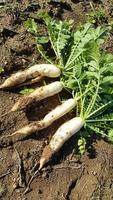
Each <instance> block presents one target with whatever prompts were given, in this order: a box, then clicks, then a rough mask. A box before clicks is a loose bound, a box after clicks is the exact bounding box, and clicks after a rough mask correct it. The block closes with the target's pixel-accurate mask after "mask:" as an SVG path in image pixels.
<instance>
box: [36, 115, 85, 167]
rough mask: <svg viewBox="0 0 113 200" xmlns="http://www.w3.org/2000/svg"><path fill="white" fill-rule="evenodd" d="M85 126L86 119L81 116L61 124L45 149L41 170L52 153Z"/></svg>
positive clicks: (41, 160)
mask: <svg viewBox="0 0 113 200" xmlns="http://www.w3.org/2000/svg"><path fill="white" fill-rule="evenodd" d="M83 126H84V120H83V119H82V118H81V117H75V118H73V119H71V120H69V121H68V122H66V123H64V124H63V125H61V126H60V127H59V128H58V130H57V131H56V133H55V134H54V135H53V137H52V139H51V141H50V143H49V145H47V146H46V147H45V148H44V150H43V153H42V156H41V159H40V166H39V170H40V169H41V168H42V167H43V166H44V165H45V164H46V163H47V162H48V161H49V160H50V158H51V157H52V155H53V154H54V153H56V152H57V151H59V149H60V148H61V147H62V146H63V144H64V143H65V142H66V141H67V140H68V139H69V138H71V137H72V136H73V135H74V134H75V133H77V132H78V131H79V130H80V129H81V128H82V127H83Z"/></svg>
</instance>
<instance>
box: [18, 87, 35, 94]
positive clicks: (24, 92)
mask: <svg viewBox="0 0 113 200" xmlns="http://www.w3.org/2000/svg"><path fill="white" fill-rule="evenodd" d="M34 90H35V89H33V88H24V89H22V90H20V94H23V95H26V94H31V93H32V92H33V91H34Z"/></svg>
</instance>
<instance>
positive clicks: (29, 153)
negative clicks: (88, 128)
mask: <svg viewBox="0 0 113 200" xmlns="http://www.w3.org/2000/svg"><path fill="white" fill-rule="evenodd" d="M58 2H59V3H58ZM93 2H94V5H95V7H97V8H101V7H104V9H106V15H107V20H111V19H112V14H113V4H112V1H106V0H105V1H104V4H101V1H93ZM1 5H2V7H1V8H0V48H1V51H0V66H3V67H4V69H5V72H4V73H2V74H1V78H0V82H1V83H2V82H3V81H4V80H5V78H6V77H8V76H9V75H10V74H11V73H12V72H15V71H18V70H19V69H24V68H26V67H28V66H29V65H33V64H34V63H42V62H43V60H42V59H41V57H40V55H39V53H38V52H37V50H36V46H35V41H34V39H33V37H32V36H31V34H29V33H28V32H27V31H26V29H25V28H24V21H25V20H26V19H27V18H28V17H32V18H34V19H35V20H36V21H37V12H39V11H41V10H43V11H48V12H49V13H50V14H51V15H53V16H54V17H56V18H60V19H64V20H65V19H74V20H75V23H76V24H78V23H83V22H84V21H85V20H86V17H87V13H88V12H91V8H90V4H89V1H85V0H84V1H78V0H72V1H71V0H70V1H62V3H60V1H53V2H52V3H51V2H50V1H44V0H43V1H36V0H34V1H30V0H17V1H16V0H12V1H7V3H4V4H1ZM97 23H100V22H97ZM40 27H41V28H42V29H43V26H42V25H41V24H40ZM104 48H105V49H106V50H107V51H109V52H112V53H113V42H112V34H111V37H110V38H109V40H108V41H107V42H106V44H105V47H104ZM35 86H38V85H35ZM19 90H20V89H18V90H11V91H0V115H2V114H3V113H5V112H8V111H9V110H10V108H11V107H12V106H13V105H14V103H15V102H16V101H17V100H18V98H19V96H20V94H19ZM58 103H59V100H58V97H57V96H54V97H51V98H48V99H45V100H43V101H41V102H40V103H39V104H37V105H32V106H31V107H29V108H28V109H27V110H26V112H23V111H21V112H16V113H13V114H8V115H7V116H4V117H0V137H1V136H2V135H8V134H11V133H12V132H14V131H15V130H17V129H19V128H21V127H23V126H24V125H26V124H28V123H29V122H31V121H34V120H38V119H41V118H42V117H43V116H44V115H45V114H46V113H47V112H48V111H50V110H52V108H54V107H55V106H56V105H57V104H58ZM69 118H71V114H69V115H66V116H65V117H63V118H62V119H60V120H58V121H57V122H56V123H54V124H53V125H52V126H50V127H48V128H47V129H46V130H43V131H40V133H34V134H33V135H32V136H31V137H29V138H27V139H26V140H24V141H21V142H17V143H16V144H15V145H13V146H10V147H7V148H3V149H0V199H2V200H14V199H16V200H31V199H32V200H112V199H113V146H112V145H111V144H108V143H107V142H105V141H103V140H100V139H99V138H97V137H94V136H93V137H92V138H91V141H90V145H89V146H88V149H87V152H86V153H85V155H83V156H82V157H79V156H78V155H76V153H75V148H76V146H75V143H76V136H74V137H73V138H71V139H70V141H69V142H67V143H66V144H65V145H64V147H63V148H62V149H61V150H60V152H59V153H58V154H57V155H56V156H55V157H54V158H53V160H52V161H51V162H50V163H49V165H48V166H47V167H46V168H44V169H43V170H42V172H40V173H39V174H38V175H37V177H36V178H35V179H34V180H33V182H32V184H31V189H32V190H31V191H30V192H29V193H27V194H26V195H23V192H24V191H25V188H26V185H27V183H28V180H29V178H30V177H31V176H32V175H33V174H34V168H35V166H36V164H37V163H38V162H39V159H40V156H41V153H42V150H43V148H44V146H45V145H47V144H48V142H49V141H50V138H51V136H52V135H53V134H54V132H55V130H57V128H58V127H59V125H60V124H62V122H64V121H66V120H67V119H69ZM19 158H20V159H19ZM20 161H21V162H22V163H21V164H22V172H23V174H22V177H23V179H22V180H23V181H22V183H21V182H20V174H19V166H20Z"/></svg>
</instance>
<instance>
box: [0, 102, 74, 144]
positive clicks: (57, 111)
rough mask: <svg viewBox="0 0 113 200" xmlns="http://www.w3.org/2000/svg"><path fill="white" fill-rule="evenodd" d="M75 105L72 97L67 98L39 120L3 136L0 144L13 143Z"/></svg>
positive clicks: (39, 128)
mask: <svg viewBox="0 0 113 200" xmlns="http://www.w3.org/2000/svg"><path fill="white" fill-rule="evenodd" d="M75 106H76V101H75V100H74V99H68V100H67V101H64V102H63V103H62V104H61V105H59V106H57V107H56V108H55V109H53V110H52V111H51V112H49V113H48V114H47V115H46V116H45V117H44V118H43V119H42V120H41V121H38V122H32V123H30V124H29V125H27V126H25V127H23V128H21V129H20V130H18V131H16V132H14V133H13V134H12V135H7V136H3V137H2V138H1V139H0V144H1V146H2V147H5V146H8V145H10V143H15V142H17V141H19V140H22V139H24V138H25V137H27V136H29V135H31V134H32V133H33V132H35V131H39V130H42V129H44V128H46V127H48V126H49V125H51V124H52V123H53V122H54V121H55V120H57V119H59V118H60V117H62V116H63V115H65V114H66V113H68V112H69V111H71V110H72V109H73V108H74V107H75Z"/></svg>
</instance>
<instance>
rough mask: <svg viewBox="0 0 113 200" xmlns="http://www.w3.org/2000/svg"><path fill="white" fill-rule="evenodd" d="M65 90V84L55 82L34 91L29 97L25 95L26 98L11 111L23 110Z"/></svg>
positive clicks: (20, 100)
mask: <svg viewBox="0 0 113 200" xmlns="http://www.w3.org/2000/svg"><path fill="white" fill-rule="evenodd" d="M62 89H63V84H62V83H61V82H60V81H55V82H53V83H50V84H48V85H45V86H42V87H39V88H37V89H36V90H35V91H33V92H32V93H31V94H29V95H25V96H24V97H21V98H20V99H19V100H18V102H16V103H15V104H14V106H13V107H12V109H11V112H14V111H17V110H22V109H24V108H25V107H26V106H27V105H29V104H31V103H33V102H36V101H41V100H43V99H45V98H47V97H50V96H53V95H55V94H57V93H59V92H61V90H62Z"/></svg>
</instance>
